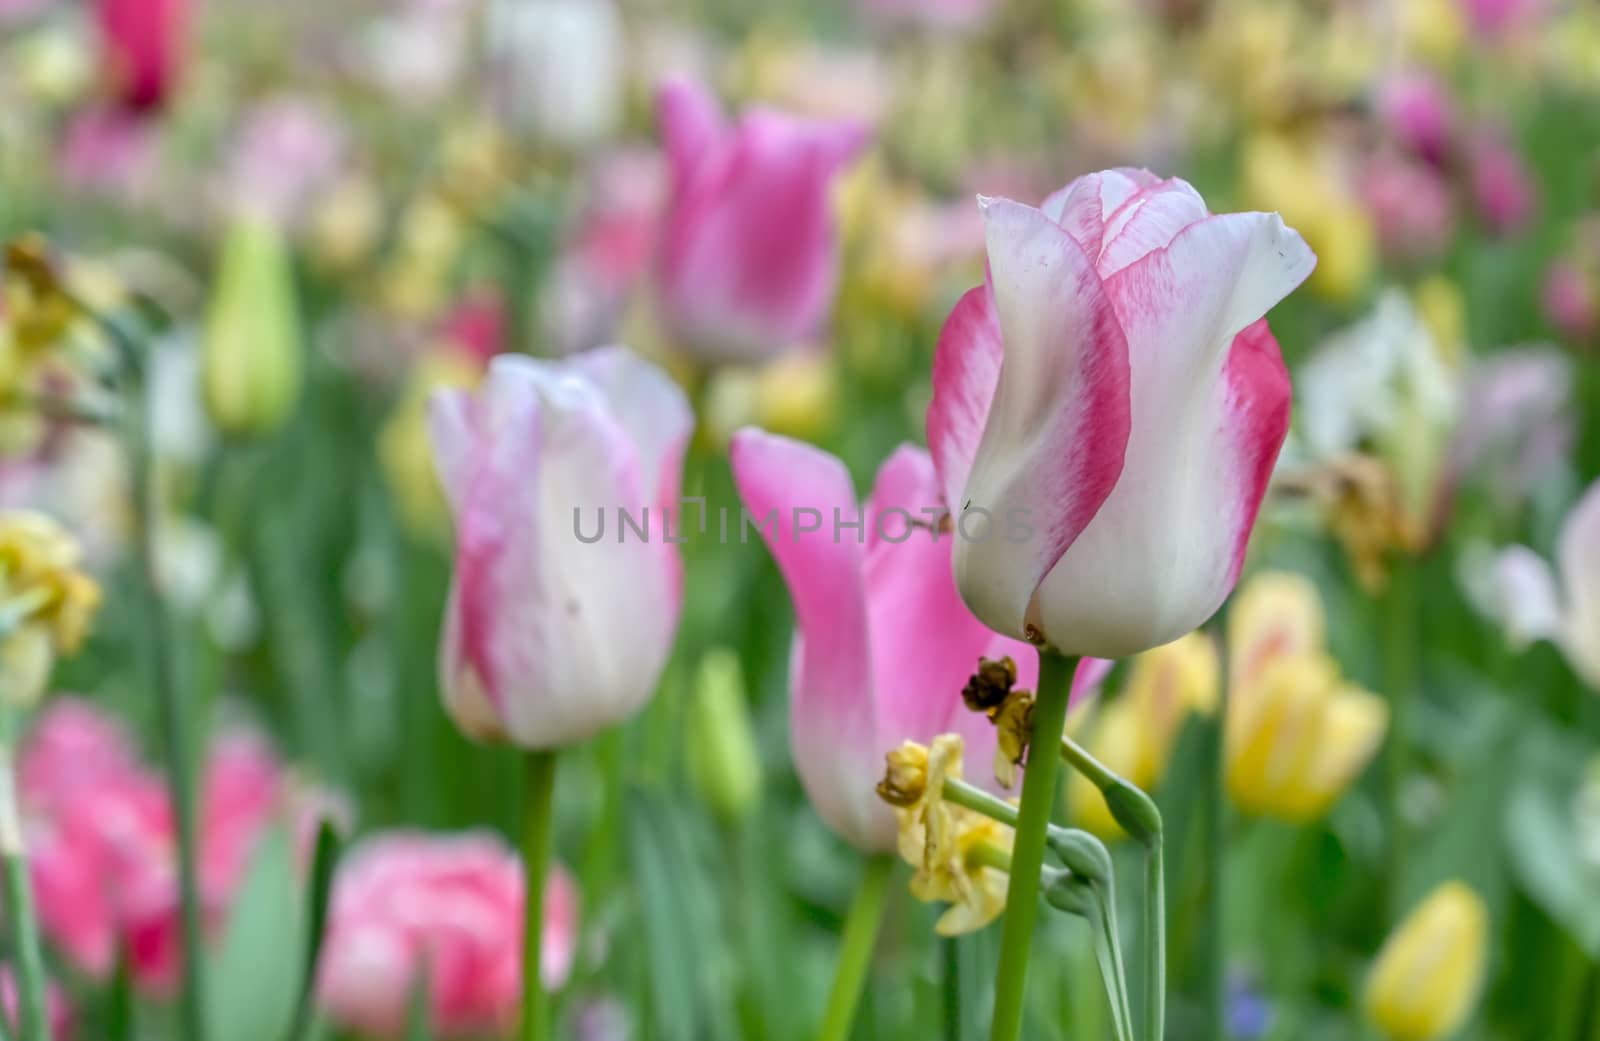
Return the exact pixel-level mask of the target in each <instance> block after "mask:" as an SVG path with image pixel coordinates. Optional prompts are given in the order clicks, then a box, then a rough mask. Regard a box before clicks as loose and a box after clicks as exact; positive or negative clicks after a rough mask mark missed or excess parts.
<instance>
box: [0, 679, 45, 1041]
mask: <svg viewBox="0 0 1600 1041" xmlns="http://www.w3.org/2000/svg"><path fill="white" fill-rule="evenodd" d="M6 695H7V692H5V691H0V860H3V862H4V870H5V887H6V913H7V915H8V916H9V917H10V921H11V930H12V933H13V936H12V942H13V944H14V945H15V948H16V949H15V952H14V957H15V958H16V962H17V999H18V1000H17V1006H18V1016H17V1029H16V1031H15V1032H14V1033H13V1034H8V1036H15V1037H17V1038H19V1039H20V1041H50V1027H49V1017H48V1013H47V1012H46V1006H45V1000H46V998H45V978H44V957H43V955H42V954H40V951H39V918H38V915H37V914H36V913H35V911H34V903H33V881H32V879H31V878H30V877H29V875H28V857H27V853H26V852H25V850H24V848H23V838H22V821H21V816H20V814H19V812H18V809H17V781H16V769H15V766H14V762H13V759H12V750H13V749H14V748H15V747H16V734H15V730H16V726H15V724H16V720H15V717H14V713H13V710H12V707H11V705H10V704H9V703H8V702H7V701H6ZM0 1018H3V1017H0ZM7 1026H8V1027H9V1026H10V1024H7Z"/></svg>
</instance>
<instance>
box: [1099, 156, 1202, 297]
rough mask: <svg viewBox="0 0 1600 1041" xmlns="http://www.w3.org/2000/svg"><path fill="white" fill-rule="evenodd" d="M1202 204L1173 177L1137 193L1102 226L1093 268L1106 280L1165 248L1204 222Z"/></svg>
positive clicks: (1181, 182) (1199, 199) (1197, 197)
mask: <svg viewBox="0 0 1600 1041" xmlns="http://www.w3.org/2000/svg"><path fill="white" fill-rule="evenodd" d="M1207 213H1208V211H1207V210H1206V202H1205V200H1204V199H1202V198H1201V197H1200V193H1199V192H1197V191H1195V190H1194V188H1193V187H1191V186H1190V185H1189V183H1188V182H1187V181H1182V180H1179V179H1178V178H1176V177H1174V178H1172V179H1171V180H1167V181H1162V182H1161V183H1160V184H1155V185H1151V186H1150V187H1148V188H1144V189H1142V190H1141V191H1139V192H1138V193H1137V194H1136V195H1134V196H1133V197H1132V198H1130V199H1128V201H1127V202H1125V203H1123V204H1122V205H1121V206H1119V207H1118V208H1117V210H1116V212H1115V213H1113V214H1112V215H1111V217H1110V219H1108V220H1107V221H1106V224H1105V238H1103V239H1102V240H1101V242H1100V257H1099V260H1098V261H1097V262H1096V264H1095V267H1096V268H1097V269H1098V270H1099V272H1100V277H1101V278H1109V277H1110V276H1111V275H1113V274H1115V273H1117V272H1118V271H1121V270H1122V269H1123V268H1125V267H1127V266H1128V265H1129V264H1132V263H1133V262H1134V261H1136V260H1140V259H1142V258H1143V257H1146V256H1148V255H1149V254H1150V253H1151V251H1153V250H1157V249H1160V248H1161V247H1163V246H1166V245H1168V244H1169V243H1171V242H1172V240H1173V239H1174V238H1175V237H1177V234H1178V233H1179V232H1180V231H1182V230H1183V229H1184V228H1187V227H1188V226H1189V225H1191V224H1194V223H1196V222H1198V221H1202V220H1205V219H1206V216H1207Z"/></svg>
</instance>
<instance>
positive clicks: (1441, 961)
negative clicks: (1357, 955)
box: [1365, 881, 1489, 1041]
mask: <svg viewBox="0 0 1600 1041" xmlns="http://www.w3.org/2000/svg"><path fill="white" fill-rule="evenodd" d="M1488 934H1489V912H1488V909H1487V908H1486V907H1485V906H1484V903H1483V899H1482V898H1481V897H1479V896H1478V894H1477V893H1475V892H1474V891H1473V890H1472V889H1471V888H1469V887H1468V886H1467V885H1465V884H1464V883H1461V882H1456V881H1450V882H1445V883H1444V884H1442V885H1440V886H1439V887H1438V888H1437V889H1435V890H1434V891H1433V892H1432V893H1430V894H1429V895H1428V897H1427V898H1426V899H1425V900H1423V902H1422V903H1421V904H1420V905H1419V906H1418V907H1417V908H1416V909H1415V910H1414V911H1412V912H1411V914H1410V915H1408V916H1407V917H1406V919H1405V921H1403V922H1401V923H1400V925H1399V927H1398V928H1396V929H1395V931H1394V932H1393V933H1392V934H1390V936H1389V939H1388V940H1387V941H1385V943H1384V945H1383V950H1382V951H1380V952H1379V953H1378V960H1377V961H1376V962H1375V963H1374V964H1373V966H1372V972H1371V974H1370V975H1369V976H1368V977H1367V989H1366V1001H1365V1007H1366V1013H1367V1018H1368V1019H1369V1020H1371V1021H1372V1023H1373V1025H1374V1026H1376V1027H1377V1028H1378V1029H1379V1030H1381V1031H1382V1032H1383V1033H1384V1034H1385V1035H1386V1036H1387V1037H1389V1038H1391V1039H1392V1041H1434V1039H1435V1038H1442V1037H1445V1036H1446V1035H1449V1034H1452V1033H1454V1032H1455V1031H1456V1030H1457V1029H1459V1028H1460V1027H1461V1026H1462V1024H1463V1023H1465V1022H1466V1019H1467V1017H1468V1016H1469V1015H1470V1014H1471V1012H1472V1009H1473V1006H1474V1005H1476V1004H1477V1000H1478V993H1479V991H1480V990H1481V989H1482V986H1483V975H1484V966H1485V960H1486V955H1487V948H1488Z"/></svg>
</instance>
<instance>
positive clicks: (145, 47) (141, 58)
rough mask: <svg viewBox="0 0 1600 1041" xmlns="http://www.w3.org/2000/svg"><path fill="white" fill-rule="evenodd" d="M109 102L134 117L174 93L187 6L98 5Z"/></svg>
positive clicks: (135, 1) (180, 2)
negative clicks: (114, 101) (112, 99)
mask: <svg viewBox="0 0 1600 1041" xmlns="http://www.w3.org/2000/svg"><path fill="white" fill-rule="evenodd" d="M98 12H99V20H100V34H101V37H102V38H103V40H104V44H105V51H106V53H105V68H106V71H107V74H108V75H109V77H110V86H111V91H112V94H113V96H114V97H115V98H116V99H117V100H118V101H119V102H120V103H121V104H122V105H124V106H126V107H128V108H131V109H135V110H138V111H147V110H149V109H154V108H159V107H161V106H162V105H163V104H164V103H165V102H166V101H167V98H168V97H169V95H170V94H171V92H172V88H173V84H174V82H175V81H176V80H177V77H178V72H179V67H180V64H181V61H182V52H183V47H184V37H185V35H186V34H187V32H188V28H189V27H188V22H189V0H98Z"/></svg>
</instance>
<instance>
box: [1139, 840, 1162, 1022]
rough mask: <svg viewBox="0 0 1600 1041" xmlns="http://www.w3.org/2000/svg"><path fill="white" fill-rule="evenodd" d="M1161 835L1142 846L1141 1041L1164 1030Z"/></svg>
mask: <svg viewBox="0 0 1600 1041" xmlns="http://www.w3.org/2000/svg"><path fill="white" fill-rule="evenodd" d="M1164 846H1165V842H1164V841H1163V840H1162V838H1161V837H1159V836H1158V837H1157V838H1156V841H1155V842H1154V843H1152V844H1150V845H1148V846H1146V847H1145V852H1144V856H1145V861H1144V865H1145V882H1144V894H1145V905H1144V956H1145V976H1144V988H1145V994H1144V1007H1145V1031H1146V1039H1145V1041H1164V1039H1165V1037H1166V1031H1167V868H1166V859H1167V858H1166V851H1165V849H1164Z"/></svg>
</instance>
